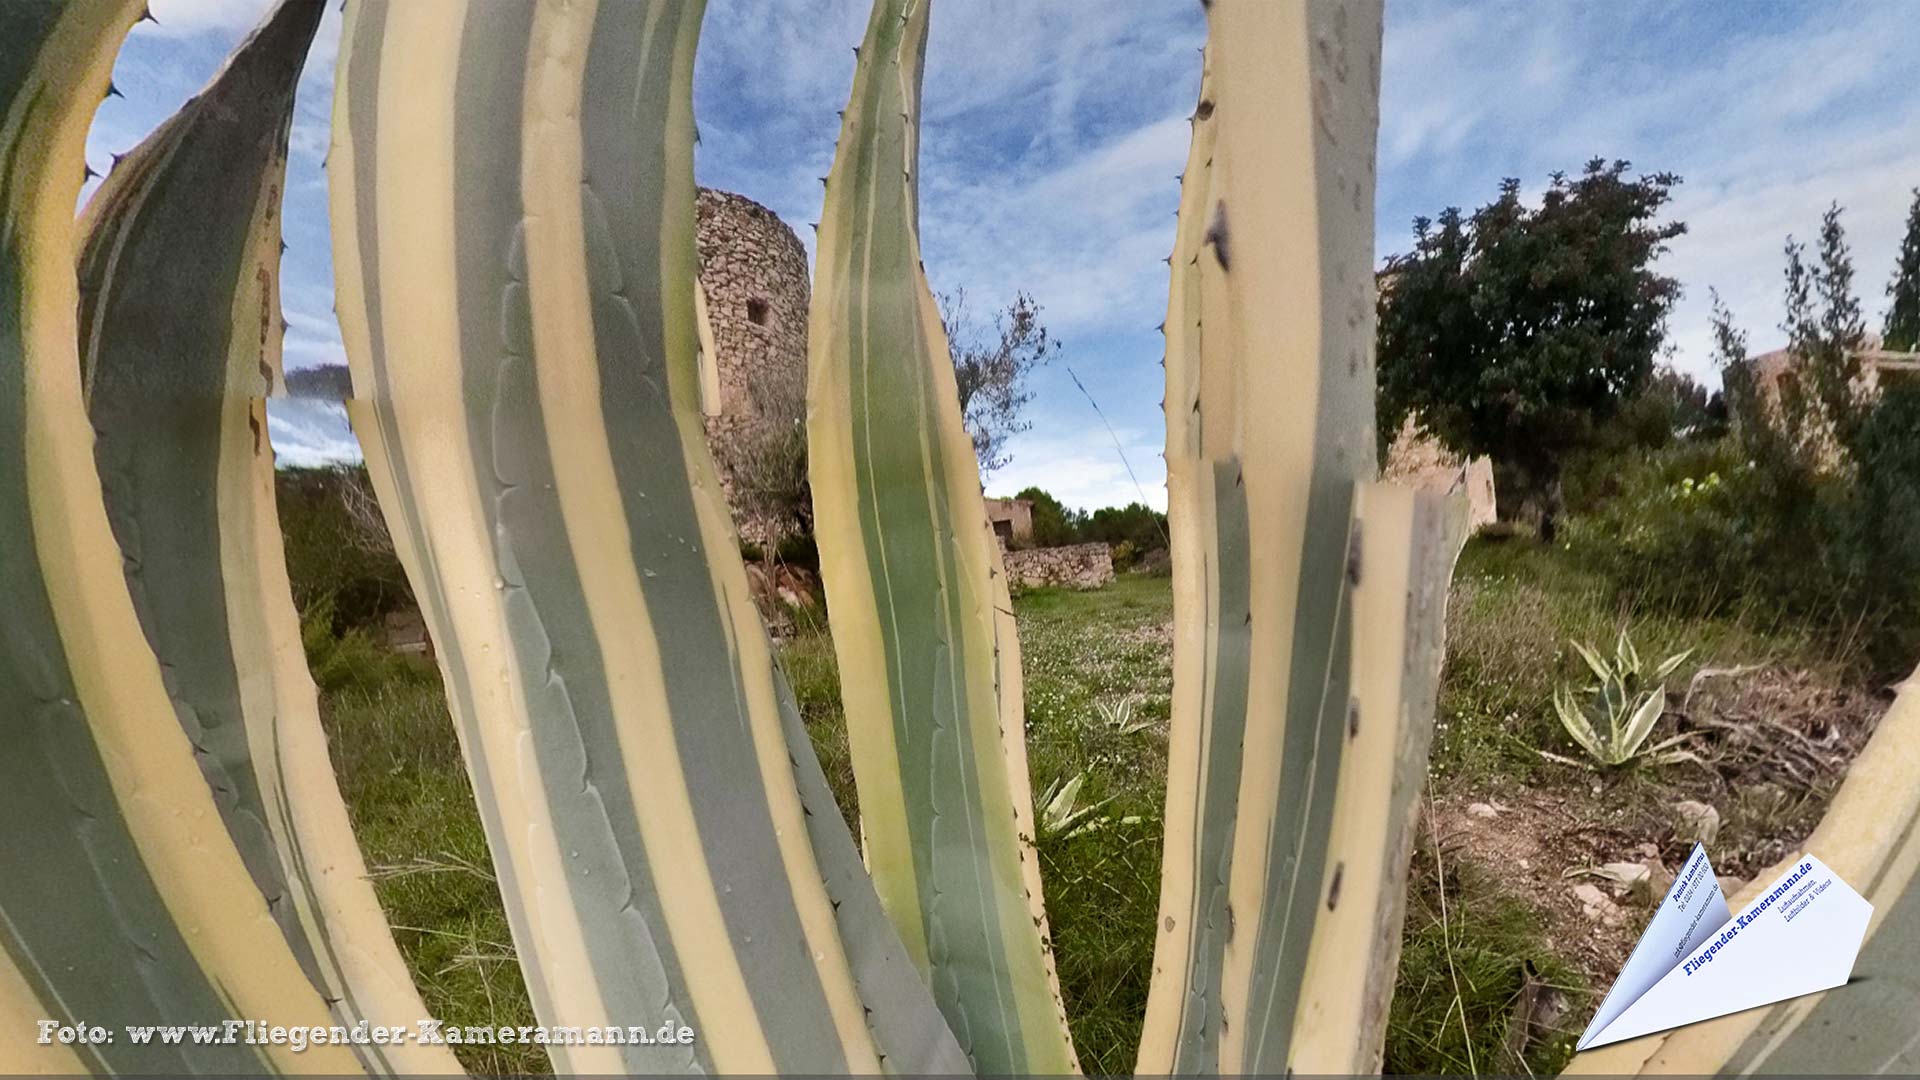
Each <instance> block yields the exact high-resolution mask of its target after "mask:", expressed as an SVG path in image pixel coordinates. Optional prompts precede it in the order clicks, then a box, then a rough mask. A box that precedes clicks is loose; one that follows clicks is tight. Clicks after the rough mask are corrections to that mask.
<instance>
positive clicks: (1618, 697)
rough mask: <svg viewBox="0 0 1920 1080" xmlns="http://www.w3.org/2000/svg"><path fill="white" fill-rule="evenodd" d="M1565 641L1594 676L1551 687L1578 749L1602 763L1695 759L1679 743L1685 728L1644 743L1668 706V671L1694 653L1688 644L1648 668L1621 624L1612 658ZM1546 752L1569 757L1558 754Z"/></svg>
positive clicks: (1559, 713)
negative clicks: (1578, 683) (1582, 681)
mask: <svg viewBox="0 0 1920 1080" xmlns="http://www.w3.org/2000/svg"><path fill="white" fill-rule="evenodd" d="M1567 644H1569V645H1571V646H1572V647H1573V651H1574V652H1575V653H1577V654H1579V656H1580V659H1581V660H1583V661H1585V662H1586V665H1587V669H1588V670H1589V671H1591V672H1592V673H1593V682H1592V683H1590V684H1588V685H1586V686H1584V687H1580V688H1575V687H1573V686H1570V685H1567V684H1564V683H1563V684H1561V685H1559V686H1556V687H1554V690H1553V711H1554V715H1556V716H1558V717H1559V718H1560V726H1561V727H1563V728H1565V729H1566V731H1567V734H1568V735H1569V736H1570V737H1572V739H1573V741H1574V742H1575V743H1577V744H1579V746H1580V749H1582V750H1585V751H1586V752H1587V755H1588V756H1589V757H1591V758H1592V759H1593V760H1594V761H1595V762H1597V763H1599V764H1600V765H1602V766H1605V767H1607V768H1617V767H1619V766H1622V765H1629V764H1632V763H1634V762H1636V761H1639V760H1641V759H1645V760H1646V761H1648V762H1651V763H1653V764H1656V765H1662V764H1672V763H1674V762H1678V761H1688V760H1694V755H1693V754H1691V753H1689V752H1688V751H1685V750H1681V749H1678V747H1679V746H1680V744H1681V743H1684V742H1686V741H1687V740H1688V739H1690V738H1692V735H1690V734H1681V735H1675V736H1673V737H1672V738H1669V739H1664V740H1662V741H1660V742H1657V743H1654V744H1653V745H1651V746H1649V745H1647V739H1648V738H1650V737H1651V736H1652V735H1653V728H1654V725H1656V724H1658V723H1659V722H1660V718H1661V717H1662V716H1665V715H1666V712H1667V684H1666V679H1667V676H1669V675H1671V674H1673V672H1674V670H1675V669H1676V668H1678V667H1679V666H1680V665H1681V664H1684V663H1686V661H1687V658H1688V657H1690V656H1692V655H1693V650H1692V649H1684V650H1682V651H1680V652H1677V653H1674V654H1673V655H1672V656H1669V657H1667V658H1666V659H1665V660H1662V661H1660V662H1659V663H1658V664H1655V665H1653V666H1652V667H1651V668H1648V667H1647V666H1646V665H1644V664H1643V663H1642V662H1641V660H1640V653H1639V650H1637V649H1635V648H1634V647H1633V641H1632V640H1631V639H1630V638H1628V636H1627V632H1626V630H1624V629H1622V630H1621V631H1620V637H1619V639H1618V640H1617V641H1615V642H1614V646H1613V656H1612V657H1611V658H1608V657H1605V656H1602V655H1601V654H1600V653H1599V651H1598V650H1596V649H1594V648H1593V647H1591V646H1589V645H1583V644H1581V643H1580V642H1578V641H1569V642H1568V643H1567ZM1583 697H1584V698H1585V699H1586V700H1585V701H1584V703H1583V702H1582V700H1581V699H1582V698H1583ZM1542 753H1543V754H1545V752H1544V751H1543V752H1542ZM1545 756H1548V757H1551V758H1554V759H1555V760H1559V761H1568V760H1569V759H1567V758H1563V757H1560V756H1559V755H1557V754H1545Z"/></svg>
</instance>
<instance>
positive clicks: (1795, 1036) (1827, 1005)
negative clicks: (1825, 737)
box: [1567, 671, 1920, 1076]
mask: <svg viewBox="0 0 1920 1080" xmlns="http://www.w3.org/2000/svg"><path fill="white" fill-rule="evenodd" d="M1915 747H1920V671H1916V672H1915V673H1914V674H1913V675H1912V676H1909V677H1908V679H1907V680H1906V682H1905V683H1904V684H1903V686H1902V687H1901V690H1900V693H1899V696H1898V697H1897V698H1896V699H1895V700H1894V703H1893V707H1892V709H1890V710H1889V711H1888V712H1887V714H1886V715H1885V716H1884V717H1882V718H1881V720H1880V724H1879V726H1878V727H1877V728H1876V729H1875V730H1874V734H1873V738H1872V739H1871V740H1869V741H1868V743H1867V746H1866V748H1865V749H1864V750H1862V751H1861V753H1860V756H1859V757H1858V758H1856V759H1855V760H1854V763H1853V766H1852V768H1851V769H1850V770H1849V771H1848V774H1847V779H1846V782H1845V783H1844V784H1842V785H1841V787H1840V791H1839V792H1838V793H1837V794H1836V795H1835V796H1834V799H1833V804H1832V805H1831V806H1830V807H1829V808H1828V810H1827V815H1826V817H1825V818H1824V819H1822V820H1821V822H1820V825H1819V827H1818V828H1816V829H1815V830H1814V832H1813V835H1812V836H1810V837H1809V838H1808V839H1807V842H1806V850H1807V851H1809V852H1812V853H1813V854H1815V855H1818V856H1819V857H1820V859H1821V861H1823V862H1825V863H1826V864H1827V866H1828V867H1830V868H1831V869H1832V870H1833V871H1834V873H1836V874H1838V875H1840V877H1842V878H1843V879H1845V880H1846V881H1847V882H1848V883H1849V884H1851V885H1853V886H1854V887H1855V888H1857V889H1858V890H1859V891H1860V893H1861V895H1862V896H1864V897H1866V899H1867V901H1868V902H1869V903H1871V904H1872V905H1873V919H1872V921H1870V922H1869V923H1868V924H1867V940H1866V943H1865V944H1864V945H1862V946H1861V949H1860V956H1859V959H1858V960H1857V961H1856V962H1855V964H1854V977H1853V979H1852V981H1850V982H1849V983H1848V984H1847V985H1846V986H1844V987H1841V988H1838V989H1835V990H1827V991H1823V992H1821V993H1817V994H1809V995H1806V996H1804V997H1798V998H1793V999H1791V1000H1788V1001H1782V1002H1777V1003H1775V1004H1772V1005H1768V1006H1765V1007H1762V1008H1758V1009H1748V1010H1746V1011H1745V1012H1740V1013H1735V1014H1733V1015H1731V1016H1722V1017H1717V1018H1715V1019H1713V1020H1708V1021H1706V1022H1705V1023H1700V1024H1691V1025H1688V1026H1687V1027H1683V1028H1679V1029H1676V1030H1674V1031H1670V1032H1663V1033H1661V1034H1657V1035H1649V1036H1646V1037H1645V1038H1640V1039H1633V1040H1629V1041H1627V1042H1622V1043H1616V1044H1614V1045H1612V1046H1606V1047H1601V1048H1599V1049H1596V1050H1589V1051H1587V1052H1585V1053H1583V1054H1580V1055H1578V1056H1576V1057H1575V1058H1574V1059H1573V1061H1572V1063H1571V1064H1570V1065H1569V1066H1568V1069H1567V1071H1568V1073H1570V1074H1578V1075H1611V1076H1621V1075H1632V1074H1636V1073H1681V1074H1691V1075H1695V1076H1704V1075H1707V1074H1713V1073H1717V1074H1721V1075H1733V1076H1747V1075H1753V1074H1774V1075H1813V1074H1823V1075H1837V1074H1855V1075H1864V1074H1868V1073H1878V1074H1893V1075H1898V1074H1912V1073H1914V1072H1920V1042H1916V1041H1915V1040H1914V1037H1913V1030H1914V1029H1913V1008H1914V1002H1915V1001H1916V1000H1920V754H1916V753H1915V749H1914V748H1915ZM1797 855H1798V853H1795V856H1796V857H1797ZM1791 862H1792V860H1788V861H1786V862H1782V863H1781V864H1779V865H1777V866H1774V867H1772V868H1770V869H1768V870H1765V871H1762V872H1761V873H1759V874H1758V875H1756V876H1755V877H1754V879H1753V884H1752V885H1750V886H1749V887H1748V889H1747V891H1746V893H1745V894H1744V895H1743V896H1740V897H1736V898H1735V899H1736V900H1737V901H1740V902H1737V903H1735V905H1734V910H1735V911H1736V912H1742V911H1744V909H1745V907H1746V906H1747V903H1748V902H1750V901H1751V900H1752V898H1753V897H1754V895H1755V890H1756V889H1757V888H1758V887H1760V886H1762V885H1763V884H1764V883H1765V882H1768V881H1771V880H1773V878H1774V877H1776V876H1777V875H1778V874H1780V873H1782V872H1784V871H1785V870H1786V869H1787V867H1788V866H1790V865H1791Z"/></svg>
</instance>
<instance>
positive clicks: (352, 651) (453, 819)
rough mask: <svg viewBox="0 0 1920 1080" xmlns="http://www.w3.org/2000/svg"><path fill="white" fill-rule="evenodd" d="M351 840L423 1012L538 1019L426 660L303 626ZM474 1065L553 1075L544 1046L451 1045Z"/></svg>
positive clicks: (435, 676) (457, 1017)
mask: <svg viewBox="0 0 1920 1080" xmlns="http://www.w3.org/2000/svg"><path fill="white" fill-rule="evenodd" d="M305 636H306V638H307V655H308V659H309V662H310V663H311V664H312V666H313V667H314V670H315V671H316V672H317V673H322V674H323V675H324V677H323V678H321V679H320V680H319V681H320V683H321V687H322V694H321V704H322V716H323V719H324V721H325V723H326V727H327V732H328V736H329V740H328V749H329V751H330V752H331V755H332V758H333V767H334V772H335V774H336V775H337V776H338V777H339V778H340V789H341V794H342V795H343V796H344V797H345V799H346V803H347V811H348V814H349V816H350V817H351V818H352V820H353V831H354V836H355V837H356V838H357V839H358V840H359V841H360V851H361V853H362V855H363V856H364V857H365V858H366V862H367V867H368V870H369V871H370V872H371V873H372V875H373V877H374V891H375V893H376V894H378V896H379V898H380V905H381V907H382V908H384V909H385V910H386V914H387V921H388V922H389V923H391V924H392V925H393V929H394V939H395V940H396V941H398V942H399V944H400V952H401V955H403V956H404V957H405V958H406V961H407V966H408V967H409V968H411V969H412V971H413V977H414V981H415V983H416V984H417V985H418V986H419V987H420V996H421V998H422V999H423V1000H424V1001H425V1003H426V1006H427V1011H428V1012H429V1013H430V1014H431V1015H432V1016H434V1017H436V1018H438V1019H441V1020H444V1021H446V1022H447V1024H448V1025H449V1026H453V1025H460V1026H466V1025H478V1026H487V1027H499V1026H502V1025H505V1026H513V1027H518V1026H521V1025H524V1024H532V1023H534V1022H535V1020H534V1017H533V1006H532V1004H531V1003H530V1002H529V1000H528V998H527V990H526V984H525V983H524V982H523V981H522V979H521V976H520V966H519V964H518V963H517V962H516V961H515V959H514V952H513V939H512V937H511V936H510V934H509V931H508V929H507V918H506V912H505V910H504V908H503V907H502V906H501V903H500V892H499V888H498V886H497V885H496V884H495V882H494V879H493V872H492V871H493V862H492V859H491V857H490V856H489V855H488V854H487V841H486V836H485V834H484V833H483V832H482V830H481V827H480V816H479V812H478V811H477V810H476V809H475V806H474V801H473V789H472V787H471V786H470V785H469V784H468V781H467V772H466V768H465V767H464V766H463V765H462V764H461V760H460V747H459V744H458V742H457V740H456V739H455V737H454V731H453V721H452V718H451V717H450V716H449V715H448V713H447V704H446V696H445V694H444V693H443V692H442V690H441V685H440V677H439V673H438V672H437V671H436V670H435V669H434V668H433V667H432V666H431V665H430V664H427V663H424V662H418V661H415V660H412V659H409V658H405V657H396V656H393V655H391V654H387V653H384V652H380V651H378V650H377V649H375V648H374V647H373V646H372V645H371V643H370V642H368V641H366V640H365V639H364V637H359V636H358V635H349V637H348V638H347V639H346V640H345V641H344V642H341V641H329V640H327V639H324V638H321V637H319V635H317V634H316V633H315V632H314V630H313V627H312V626H311V625H309V626H308V628H307V633H306V635H305ZM454 1049H455V1053H456V1055H457V1056H458V1057H459V1059H460V1063H461V1064H462V1065H464V1066H465V1067H466V1068H467V1069H469V1070H470V1071H472V1072H475V1073H489V1074H498V1073H544V1072H547V1071H549V1069H550V1066H549V1064H548V1062H547V1057H546V1053H545V1051H544V1050H542V1049H541V1048H539V1047H537V1046H521V1045H517V1044H514V1045H497V1046H460V1047H455V1048H454Z"/></svg>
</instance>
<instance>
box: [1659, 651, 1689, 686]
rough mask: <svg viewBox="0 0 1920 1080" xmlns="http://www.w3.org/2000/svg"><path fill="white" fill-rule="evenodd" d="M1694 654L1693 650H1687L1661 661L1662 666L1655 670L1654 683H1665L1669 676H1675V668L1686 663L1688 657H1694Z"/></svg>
mask: <svg viewBox="0 0 1920 1080" xmlns="http://www.w3.org/2000/svg"><path fill="white" fill-rule="evenodd" d="M1693 652H1694V650H1692V649H1685V650H1683V651H1681V652H1677V653H1674V654H1673V655H1672V656H1669V657H1667V658H1666V659H1665V660H1662V661H1660V666H1659V667H1657V668H1654V669H1653V681H1654V682H1662V681H1664V680H1665V679H1666V677H1667V676H1669V675H1671V674H1673V672H1674V669H1675V668H1678V667H1679V666H1680V665H1681V664H1684V663H1686V662H1687V657H1689V656H1692V655H1693Z"/></svg>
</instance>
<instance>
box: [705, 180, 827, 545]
mask: <svg viewBox="0 0 1920 1080" xmlns="http://www.w3.org/2000/svg"><path fill="white" fill-rule="evenodd" d="M695 206H696V213H697V232H696V239H697V243H698V247H699V251H700V278H699V289H698V291H697V293H696V295H695V303H696V309H697V311H698V313H699V327H700V401H701V407H702V409H703V411H704V412H705V413H706V425H707V441H708V443H709V445H711V446H712V448H713V453H714V457H715V459H717V460H718V462H719V463H720V471H721V481H722V483H723V484H724V485H725V486H726V489H727V502H728V504H729V505H730V506H732V507H733V512H734V521H735V523H736V524H737V526H738V527H739V529H740V535H741V538H742V539H744V540H747V541H749V542H751V543H755V544H761V545H767V544H770V543H777V542H778V541H779V539H780V538H781V536H783V535H785V534H787V533H789V532H792V531H794V530H795V529H796V528H798V527H799V525H800V523H801V522H802V521H804V520H805V517H806V509H807V508H806V507H805V506H801V505H796V504H794V503H793V500H792V498H791V496H792V493H793V491H794V490H795V489H796V485H800V486H799V488H798V489H799V490H804V486H803V481H804V476H805V472H804V470H805V462H806V458H805V454H804V447H805V445H806V438H805V430H804V423H805V418H806V392H807V304H808V300H809V297H810V295H811V291H812V290H811V287H810V284H809V281H808V276H807V251H806V248H804V247H802V246H801V244H800V238H799V237H798V236H795V235H794V232H793V230H792V229H789V228H788V227H787V225H786V223H785V222H783V221H781V220H780V217H779V215H777V214H775V213H774V212H773V211H771V210H769V209H767V208H766V207H764V206H762V205H760V204H759V203H757V202H754V201H753V200H752V199H749V198H747V197H746V196H744V195H735V194H733V193H732V192H727V191H716V190H714V189H712V188H701V189H700V193H699V198H698V200H697V202H696V204H695ZM796 453H797V455H798V456H797V457H796V456H795V455H796Z"/></svg>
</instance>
